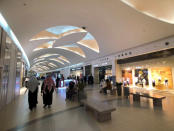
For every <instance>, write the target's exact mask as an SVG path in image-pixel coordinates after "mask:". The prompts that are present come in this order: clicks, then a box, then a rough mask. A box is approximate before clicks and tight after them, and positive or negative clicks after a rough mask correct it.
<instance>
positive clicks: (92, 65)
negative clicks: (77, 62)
mask: <svg viewBox="0 0 174 131" xmlns="http://www.w3.org/2000/svg"><path fill="white" fill-rule="evenodd" d="M91 68H92V76H94V66H93V65H92V66H91Z"/></svg>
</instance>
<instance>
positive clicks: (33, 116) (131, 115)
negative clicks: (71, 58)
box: [0, 86, 174, 131]
mask: <svg viewBox="0 0 174 131" xmlns="http://www.w3.org/2000/svg"><path fill="white" fill-rule="evenodd" d="M96 87H97V86H95V88H94V87H87V89H86V92H87V95H88V99H96V100H104V101H108V103H110V104H113V105H114V106H115V107H116V108H117V110H116V111H114V112H113V113H112V120H111V121H107V122H103V123H99V122H97V121H96V120H95V118H94V116H93V115H92V114H91V113H89V112H86V111H85V110H84V108H83V107H80V106H79V105H78V103H76V102H69V101H65V100H64V99H65V89H62V90H59V91H58V93H54V101H53V106H52V108H51V109H46V110H44V109H43V108H42V99H41V96H40V94H39V104H38V107H37V109H36V110H35V111H33V112H30V111H29V110H28V103H27V94H25V95H22V96H20V97H19V98H18V99H16V101H14V102H13V103H11V104H9V105H8V106H7V107H5V108H4V109H3V110H2V111H0V131H4V130H19V131H40V130H41V131H72V130H76V131H174V95H172V94H170V93H166V92H155V91H151V93H158V94H162V95H165V96H166V99H165V100H163V107H162V108H154V107H153V104H152V100H149V99H146V98H143V99H141V102H140V103H139V102H133V101H132V97H130V98H129V99H126V98H124V97H118V96H111V95H103V94H100V93H99V89H98V88H96Z"/></svg>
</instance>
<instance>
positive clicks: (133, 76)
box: [132, 68, 136, 86]
mask: <svg viewBox="0 0 174 131" xmlns="http://www.w3.org/2000/svg"><path fill="white" fill-rule="evenodd" d="M135 82H136V81H135V69H134V68H133V69H132V85H133V86H135Z"/></svg>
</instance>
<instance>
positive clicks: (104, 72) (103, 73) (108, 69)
mask: <svg viewBox="0 0 174 131" xmlns="http://www.w3.org/2000/svg"><path fill="white" fill-rule="evenodd" d="M111 77H112V65H107V66H101V67H95V68H94V81H95V83H100V81H101V80H103V79H104V80H106V79H111Z"/></svg>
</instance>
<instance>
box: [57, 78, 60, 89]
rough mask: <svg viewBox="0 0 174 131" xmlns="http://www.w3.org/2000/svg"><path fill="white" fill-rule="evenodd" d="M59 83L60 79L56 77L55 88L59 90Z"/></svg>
mask: <svg viewBox="0 0 174 131" xmlns="http://www.w3.org/2000/svg"><path fill="white" fill-rule="evenodd" d="M59 82H60V78H59V77H58V76H57V79H56V88H59Z"/></svg>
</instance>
